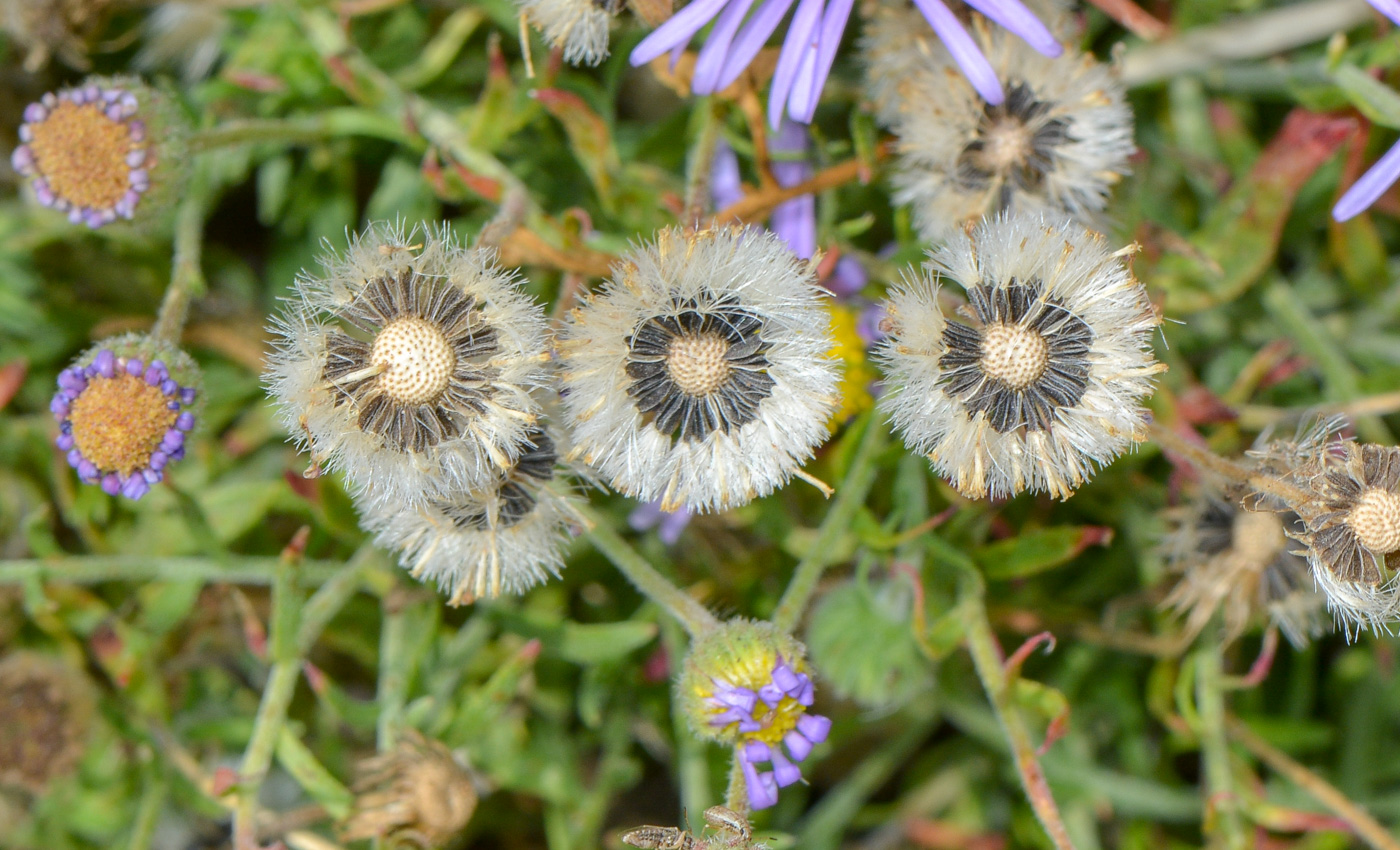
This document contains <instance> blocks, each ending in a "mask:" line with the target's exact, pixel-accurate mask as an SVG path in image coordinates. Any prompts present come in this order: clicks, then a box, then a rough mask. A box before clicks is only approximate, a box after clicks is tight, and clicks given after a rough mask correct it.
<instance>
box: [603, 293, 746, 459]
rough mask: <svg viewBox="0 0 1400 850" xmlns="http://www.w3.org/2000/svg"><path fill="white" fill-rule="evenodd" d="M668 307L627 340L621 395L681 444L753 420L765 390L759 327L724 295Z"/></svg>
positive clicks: (731, 297) (653, 424) (736, 303)
mask: <svg viewBox="0 0 1400 850" xmlns="http://www.w3.org/2000/svg"><path fill="white" fill-rule="evenodd" d="M676 307H677V308H678V309H677V312H676V313H674V314H671V315H665V316H657V317H656V318H653V319H649V320H648V321H646V322H644V323H643V324H642V325H641V327H639V328H638V329H637V331H636V332H635V333H634V334H633V335H632V336H630V337H628V339H627V345H628V358H627V375H628V377H629V378H631V379H632V382H631V384H630V386H628V388H627V394H628V395H630V396H631V397H632V398H633V399H634V400H635V403H636V405H637V409H638V410H639V411H640V412H641V413H642V414H643V415H644V416H647V417H648V418H649V420H650V423H651V425H652V426H653V427H655V428H656V429H657V430H658V431H660V432H661V433H663V434H666V435H669V436H676V439H678V440H680V441H682V442H684V441H687V440H702V439H704V438H705V437H708V436H709V435H710V434H712V433H714V432H715V431H720V432H722V433H726V434H727V433H729V432H730V431H731V430H733V429H736V428H739V427H741V426H743V425H744V424H745V423H748V422H751V421H753V420H754V419H755V418H756V417H757V416H758V406H759V404H760V403H761V402H762V401H763V400H764V399H765V398H767V397H768V396H769V395H770V394H771V393H772V391H773V379H772V378H771V377H770V376H769V375H768V373H767V368H768V365H769V364H768V358H767V356H766V352H767V351H768V348H769V346H768V343H767V342H765V340H764V339H763V321H762V320H761V319H759V318H758V317H757V316H756V315H754V314H753V313H751V312H749V311H747V310H745V309H744V308H743V307H741V306H739V302H738V299H737V298H736V297H734V296H732V295H731V296H725V297H724V298H722V299H719V300H718V301H716V302H714V303H711V304H701V303H700V302H699V301H698V300H691V301H689V302H686V303H683V304H677V305H676ZM677 432H679V434H678V436H677Z"/></svg>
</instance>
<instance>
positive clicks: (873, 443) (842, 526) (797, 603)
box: [773, 412, 885, 632]
mask: <svg viewBox="0 0 1400 850" xmlns="http://www.w3.org/2000/svg"><path fill="white" fill-rule="evenodd" d="M855 427H857V428H864V429H865V430H864V432H863V433H862V434H861V436H860V443H859V444H858V445H857V446H856V450H855V455H854V456H853V457H852V458H851V465H850V467H849V468H848V469H847V470H846V477H845V478H844V479H842V481H841V486H840V487H839V488H837V490H836V497H835V499H834V500H833V501H832V503H831V507H830V508H828V509H827V512H826V517H825V518H824V519H823V520H822V524H821V527H820V528H819V529H818V530H817V539H816V540H815V541H813V543H812V545H811V548H809V549H808V550H807V554H805V555H803V556H802V560H801V561H798V562H797V568H796V569H795V570H794V571H793V574H792V581H791V582H789V583H788V586H787V590H785V591H783V596H782V599H780V600H779V601H778V607H777V609H776V610H774V611H773V624H774V625H775V626H777V627H778V628H779V629H782V630H783V631H785V632H791V631H792V630H793V629H795V628H797V624H798V623H799V622H801V620H802V615H803V614H804V613H806V611H807V605H808V604H809V603H811V601H812V594H814V593H816V590H817V582H818V581H820V580H821V577H822V573H823V572H825V571H826V568H827V567H829V566H831V564H832V562H833V558H832V552H833V551H834V550H835V549H836V544H837V542H838V541H840V539H841V535H843V534H846V533H847V532H849V531H850V528H851V523H852V522H853V521H854V520H855V516H856V512H857V511H859V510H860V508H861V506H863V505H864V504H865V497H866V496H867V495H868V494H869V493H870V488H871V486H873V485H874V484H875V473H876V468H875V457H876V456H877V455H878V454H879V453H880V449H881V448H883V446H884V443H885V428H884V425H883V423H881V422H880V421H879V420H878V419H877V418H876V416H875V414H874V413H873V412H872V413H867V414H865V416H864V417H862V421H861V422H860V423H858V424H857V425H856V426H855Z"/></svg>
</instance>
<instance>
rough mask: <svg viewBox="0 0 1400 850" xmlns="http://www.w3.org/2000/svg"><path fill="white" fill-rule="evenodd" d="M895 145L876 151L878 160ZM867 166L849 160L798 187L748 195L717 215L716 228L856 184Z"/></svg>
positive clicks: (886, 145) (881, 147)
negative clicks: (786, 203)
mask: <svg viewBox="0 0 1400 850" xmlns="http://www.w3.org/2000/svg"><path fill="white" fill-rule="evenodd" d="M891 149H892V143H890V142H885V143H883V144H881V145H880V146H879V147H877V148H876V149H875V158H876V160H877V161H878V160H882V159H884V158H885V157H887V156H889V154H890V150H891ZM865 165H866V163H863V162H861V161H860V160H859V159H848V160H846V161H845V162H840V163H837V164H836V165H833V166H831V167H829V168H824V169H822V170H821V171H818V172H817V173H816V174H813V175H812V176H811V177H810V178H808V179H806V180H803V181H802V182H801V183H798V184H797V185H795V186H787V187H783V186H777V185H774V186H771V187H760V188H759V190H758V191H757V192H754V193H753V194H751V195H746V196H745V197H744V198H743V200H740V201H735V202H734V203H732V204H730V205H729V206H727V207H725V208H724V209H722V210H720V211H719V212H717V213H715V216H714V219H713V221H714V222H715V223H716V224H727V223H729V222H731V221H735V220H738V221H741V222H751V221H757V220H758V219H761V218H763V217H764V216H766V215H768V214H769V213H770V212H772V211H773V209H774V208H775V207H777V206H778V205H779V204H782V203H784V202H785V201H790V200H792V199H793V198H800V197H802V196H803V195H815V194H817V193H818V192H825V191H826V190H827V189H834V188H836V187H837V186H841V185H844V184H846V183H849V182H851V181H852V180H856V179H858V178H859V177H860V175H861V169H862V168H864V166H865Z"/></svg>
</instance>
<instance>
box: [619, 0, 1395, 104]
mask: <svg viewBox="0 0 1400 850" xmlns="http://www.w3.org/2000/svg"><path fill="white" fill-rule="evenodd" d="M796 2H797V10H796V12H794V13H793V16H792V20H791V22H790V23H789V24H788V30H787V35H786V36H784V38H783V46H782V50H781V51H780V52H779V54H778V64H777V67H776V68H775V69H774V72H773V81H772V85H771V87H770V88H769V92H768V120H769V121H770V123H771V124H772V125H773V128H774V129H775V130H776V129H777V128H778V125H779V121H780V120H781V119H782V117H783V115H784V114H786V115H788V116H790V117H791V118H792V120H794V121H797V122H799V123H803V124H808V123H811V121H812V118H813V116H814V115H815V114H816V109H817V102H818V100H819V99H820V97H821V92H822V88H823V87H825V85H826V79H827V77H828V76H830V74H831V67H832V64H833V63H834V62H835V61H836V51H837V48H838V47H840V45H841V37H842V35H843V34H844V33H845V31H846V24H847V23H848V22H849V21H850V17H851V9H852V7H853V6H854V0H796ZM914 2H915V5H916V6H918V8H919V11H920V12H922V13H923V15H924V17H925V18H926V19H928V22H929V25H930V26H931V27H933V31H934V32H935V33H936V34H937V35H938V37H939V39H941V40H942V41H943V43H944V44H945V45H946V46H947V48H948V51H949V52H950V53H951V54H952V56H953V60H954V61H955V62H956V63H957V65H958V67H959V68H961V69H962V71H963V73H964V74H966V75H967V78H968V80H969V81H971V83H972V85H973V86H974V87H975V88H976V89H977V91H978V92H979V93H981V95H982V97H983V98H984V99H986V100H987V102H988V103H993V104H997V103H1001V102H1002V101H1003V100H1004V99H1005V93H1004V92H1003V91H1002V87H1001V83H1000V81H998V80H997V76H996V72H995V71H994V70H993V69H992V66H991V64H990V63H989V62H988V61H987V58H986V57H985V56H983V55H982V51H981V50H980V49H979V48H978V47H977V43H976V42H975V41H974V40H973V38H972V36H971V35H969V34H968V32H967V29H966V28H965V27H964V26H963V25H962V24H961V23H960V22H959V21H958V19H957V16H956V15H954V14H953V12H952V10H950V9H949V8H948V6H947V4H946V3H945V2H944V0H914ZM1372 2H1373V3H1375V4H1377V8H1381V5H1380V4H1382V3H1384V4H1386V5H1394V6H1400V0H1372ZM793 3H794V0H761V2H759V3H758V6H757V8H754V0H691V2H690V3H689V4H688V5H687V6H685V8H683V9H681V10H680V11H679V12H677V13H676V15H675V16H674V17H672V18H671V19H670V20H668V21H666V22H665V23H663V24H662V25H661V26H659V27H657V28H656V29H655V30H654V31H653V32H652V33H651V34H650V35H648V36H647V37H646V38H644V39H642V41H641V43H640V44H638V45H637V46H636V48H635V49H633V51H632V55H631V62H632V64H633V65H644V64H646V63H647V62H650V61H651V60H653V59H656V58H657V57H659V56H663V55H665V54H667V53H670V54H672V55H673V56H676V55H679V54H678V51H680V50H683V49H684V48H685V46H686V45H687V44H689V43H690V40H691V39H692V38H694V37H695V35H696V33H698V32H700V30H702V29H704V28H705V26H706V25H707V24H709V23H710V22H711V21H713V22H714V26H713V27H712V28H711V30H710V33H709V35H708V36H707V37H706V40H705V44H704V46H703V47H701V49H700V53H699V55H698V56H697V58H696V62H695V70H694V73H693V75H692V78H691V90H692V91H693V92H694V93H696V94H713V93H715V92H717V91H720V90H721V89H723V88H725V87H727V86H729V85H730V84H732V83H733V82H734V81H735V80H737V79H738V78H739V76H740V75H741V74H743V73H744V70H745V69H746V68H748V67H749V64H750V63H751V62H753V60H754V57H755V56H757V55H758V53H759V51H760V50H762V49H763V46H764V45H765V44H766V43H767V42H768V39H769V37H770V36H772V35H773V33H774V32H775V31H776V30H777V28H778V26H779V25H780V24H781V23H782V21H783V18H784V17H785V16H786V15H787V13H788V10H789V9H791V8H792V6H793ZM967 4H968V5H969V6H971V7H973V8H974V9H977V10H978V11H979V12H981V13H982V14H983V15H986V16H987V17H988V18H990V19H991V20H993V21H995V22H996V23H998V24H1000V25H1001V26H1002V27H1005V28H1006V29H1007V30H1008V31H1010V32H1012V33H1015V34H1016V35H1017V36H1019V37H1021V38H1022V39H1024V40H1025V41H1026V43H1028V44H1030V45H1031V46H1032V47H1034V48H1035V49H1036V50H1038V51H1040V52H1041V53H1044V54H1045V55H1046V56H1059V55H1060V54H1061V53H1062V52H1063V49H1064V48H1063V47H1062V46H1061V45H1060V43H1059V42H1058V41H1056V39H1055V36H1054V34H1053V33H1052V32H1050V30H1049V29H1048V28H1047V27H1046V26H1045V24H1043V23H1042V22H1041V21H1040V19H1039V18H1037V17H1036V16H1035V13H1034V12H1032V11H1031V10H1029V9H1027V8H1026V7H1025V5H1024V4H1022V3H1021V2H1020V0H967ZM1382 10H1383V11H1384V9H1382Z"/></svg>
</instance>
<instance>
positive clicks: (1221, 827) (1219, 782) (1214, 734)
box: [1196, 628, 1250, 850]
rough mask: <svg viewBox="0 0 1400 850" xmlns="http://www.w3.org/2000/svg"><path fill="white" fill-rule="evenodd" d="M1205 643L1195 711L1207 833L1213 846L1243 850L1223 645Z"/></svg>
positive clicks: (1198, 667) (1244, 841)
mask: <svg viewBox="0 0 1400 850" xmlns="http://www.w3.org/2000/svg"><path fill="white" fill-rule="evenodd" d="M1207 632H1208V633H1212V634H1213V633H1215V632H1216V630H1215V629H1213V628H1207ZM1202 644H1203V645H1202V647H1201V649H1200V650H1199V651H1198V652H1197V653H1196V712H1197V719H1198V721H1199V722H1200V735H1201V758H1202V760H1203V761H1204V762H1205V783H1206V800H1207V803H1206V806H1207V812H1208V816H1207V817H1206V819H1205V822H1206V834H1207V835H1208V836H1211V835H1212V833H1213V836H1212V837H1213V839H1214V840H1212V842H1211V844H1212V845H1213V846H1223V847H1225V848H1227V850H1244V848H1246V847H1248V846H1250V841H1249V836H1248V834H1247V833H1246V831H1245V825H1244V820H1243V819H1242V818H1241V817H1240V801H1239V795H1238V794H1237V793H1236V792H1235V784H1234V779H1233V776H1232V775H1231V770H1230V745H1229V743H1228V742H1227V741H1226V737H1225V688H1224V677H1223V675H1222V673H1221V658H1220V654H1221V650H1222V649H1223V647H1222V646H1221V644H1220V641H1219V638H1218V637H1213V638H1212V637H1208V638H1205V639H1203V640H1202ZM1209 815H1213V817H1212V816H1209ZM1217 841H1218V842H1220V843H1219V844H1218V845H1217Z"/></svg>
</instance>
